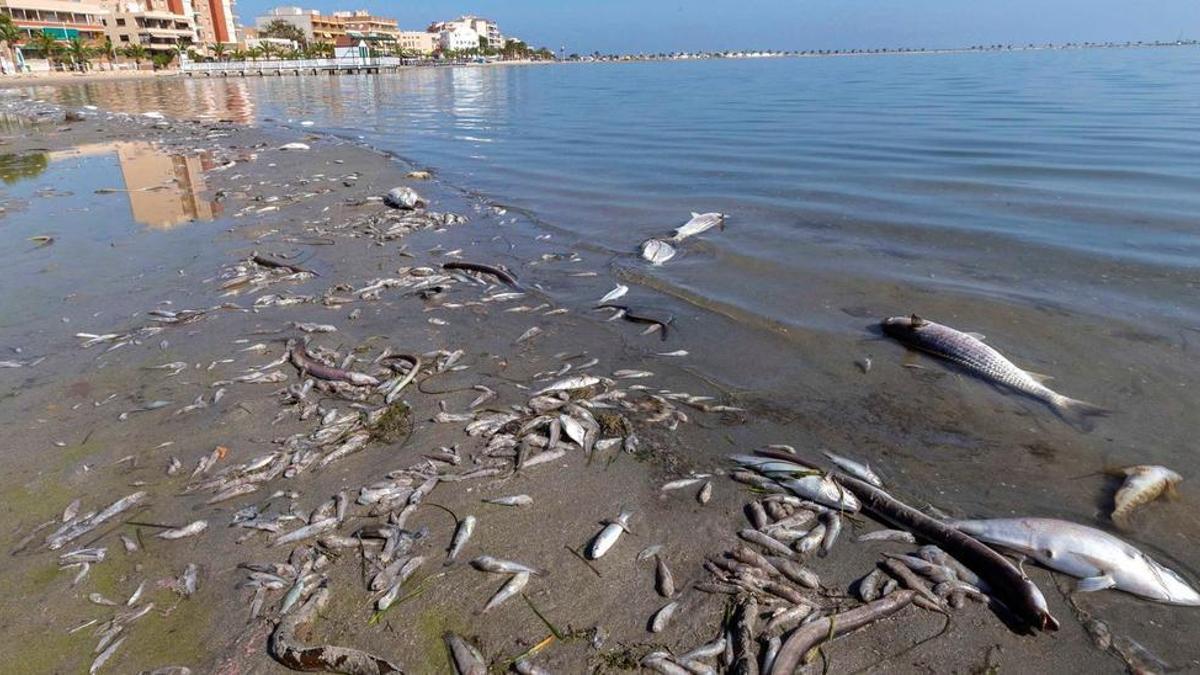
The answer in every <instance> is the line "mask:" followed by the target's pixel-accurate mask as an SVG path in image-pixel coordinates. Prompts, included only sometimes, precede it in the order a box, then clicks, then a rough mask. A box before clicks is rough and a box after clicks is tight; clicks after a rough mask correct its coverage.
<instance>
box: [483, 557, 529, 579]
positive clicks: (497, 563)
mask: <svg viewBox="0 0 1200 675" xmlns="http://www.w3.org/2000/svg"><path fill="white" fill-rule="evenodd" d="M471 567H474V568H475V569H477V570H479V571H481V572H491V573H493V574H520V573H522V572H526V573H528V574H532V575H534V576H542V575H544V574H545V573H546V572H545V571H544V570H540V569H538V568H536V567H530V566H529V565H526V564H524V563H519V562H516V561H513V560H502V559H500V558H493V557H492V556H490V555H481V556H479V557H478V558H475V559H474V560H472V561H471Z"/></svg>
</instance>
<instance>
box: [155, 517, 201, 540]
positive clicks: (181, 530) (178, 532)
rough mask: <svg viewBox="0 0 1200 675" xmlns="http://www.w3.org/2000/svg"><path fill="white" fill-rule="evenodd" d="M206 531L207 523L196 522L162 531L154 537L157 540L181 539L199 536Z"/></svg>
mask: <svg viewBox="0 0 1200 675" xmlns="http://www.w3.org/2000/svg"><path fill="white" fill-rule="evenodd" d="M207 529H208V521H206V520H197V521H194V522H191V523H188V524H187V525H184V526H183V527H176V528H174V529H171V530H164V531H162V532H159V533H158V534H157V535H155V536H157V537H158V538H159V539H183V538H185V537H194V536H196V535H197V534H200V533H201V532H203V531H205V530H207Z"/></svg>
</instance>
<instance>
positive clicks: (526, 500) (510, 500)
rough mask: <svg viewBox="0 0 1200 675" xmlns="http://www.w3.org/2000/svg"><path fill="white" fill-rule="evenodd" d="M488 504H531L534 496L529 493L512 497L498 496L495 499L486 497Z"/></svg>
mask: <svg viewBox="0 0 1200 675" xmlns="http://www.w3.org/2000/svg"><path fill="white" fill-rule="evenodd" d="M483 501H484V502H486V503H488V504H496V505H498V506H529V505H530V504H532V503H533V497H530V496H529V495H513V496H512V497H496V498H494V499H485V500H483Z"/></svg>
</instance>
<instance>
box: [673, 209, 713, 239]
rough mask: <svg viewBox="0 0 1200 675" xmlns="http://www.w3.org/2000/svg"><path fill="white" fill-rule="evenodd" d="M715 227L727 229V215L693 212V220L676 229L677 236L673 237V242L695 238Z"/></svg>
mask: <svg viewBox="0 0 1200 675" xmlns="http://www.w3.org/2000/svg"><path fill="white" fill-rule="evenodd" d="M714 227H720V228H721V229H725V214H723V213H696V212H695V211H692V219H691V220H689V221H687V222H686V223H684V224H683V225H681V226H679V227H678V228H676V229H675V234H674V235H673V236H672V237H671V239H672V240H673V241H683V240H684V239H687V238H688V237H692V236H695V235H697V234H700V233H702V232H707V231H708V230H711V229H712V228H714Z"/></svg>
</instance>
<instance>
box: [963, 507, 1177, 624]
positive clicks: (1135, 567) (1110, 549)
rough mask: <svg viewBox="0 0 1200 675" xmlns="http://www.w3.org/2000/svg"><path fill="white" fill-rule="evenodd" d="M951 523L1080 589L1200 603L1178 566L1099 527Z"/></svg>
mask: <svg viewBox="0 0 1200 675" xmlns="http://www.w3.org/2000/svg"><path fill="white" fill-rule="evenodd" d="M947 524H948V525H950V526H951V527H955V528H957V529H959V530H962V531H963V532H966V533H967V534H969V535H971V536H973V537H975V538H977V539H979V540H980V541H983V542H985V543H988V544H991V545H994V546H1000V547H1003V548H1005V549H1008V550H1010V551H1015V552H1017V553H1022V554H1024V555H1027V556H1029V557H1030V558H1033V559H1034V560H1037V561H1038V562H1039V563H1041V564H1042V565H1045V566H1046V567H1049V568H1050V569H1052V570H1057V571H1059V572H1062V573H1064V574H1069V575H1071V576H1073V577H1075V578H1077V579H1079V580H1080V581H1079V583H1078V585H1077V586H1076V590H1078V591H1080V592H1085V593H1086V592H1092V591H1099V590H1103V589H1106V588H1116V589H1117V590H1121V591H1125V592H1126V593H1132V594H1134V595H1140V596H1142V597H1144V598H1149V599H1151V600H1156V601H1158V602H1163V603H1167V604H1171V605H1192V606H1196V605H1200V593H1197V592H1196V590H1195V589H1193V588H1192V587H1191V586H1189V585H1188V583H1187V582H1186V581H1184V579H1183V578H1182V577H1180V576H1179V575H1178V574H1176V573H1175V572H1174V571H1173V570H1170V569H1168V568H1166V567H1163V566H1162V565H1160V564H1158V563H1157V562H1155V561H1154V560H1153V559H1152V558H1150V556H1148V555H1146V554H1145V553H1142V552H1141V551H1139V550H1138V549H1136V548H1134V547H1133V546H1131V545H1130V544H1128V543H1126V542H1125V541H1123V540H1121V539H1119V538H1117V537H1114V536H1113V535H1111V534H1109V533H1107V532H1103V531H1101V530H1097V529H1095V528H1091V527H1087V526H1085V525H1079V524H1077V523H1071V522H1067V521H1065V520H1054V519H1051V518H996V519H991V520H952V521H948V522H947Z"/></svg>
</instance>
